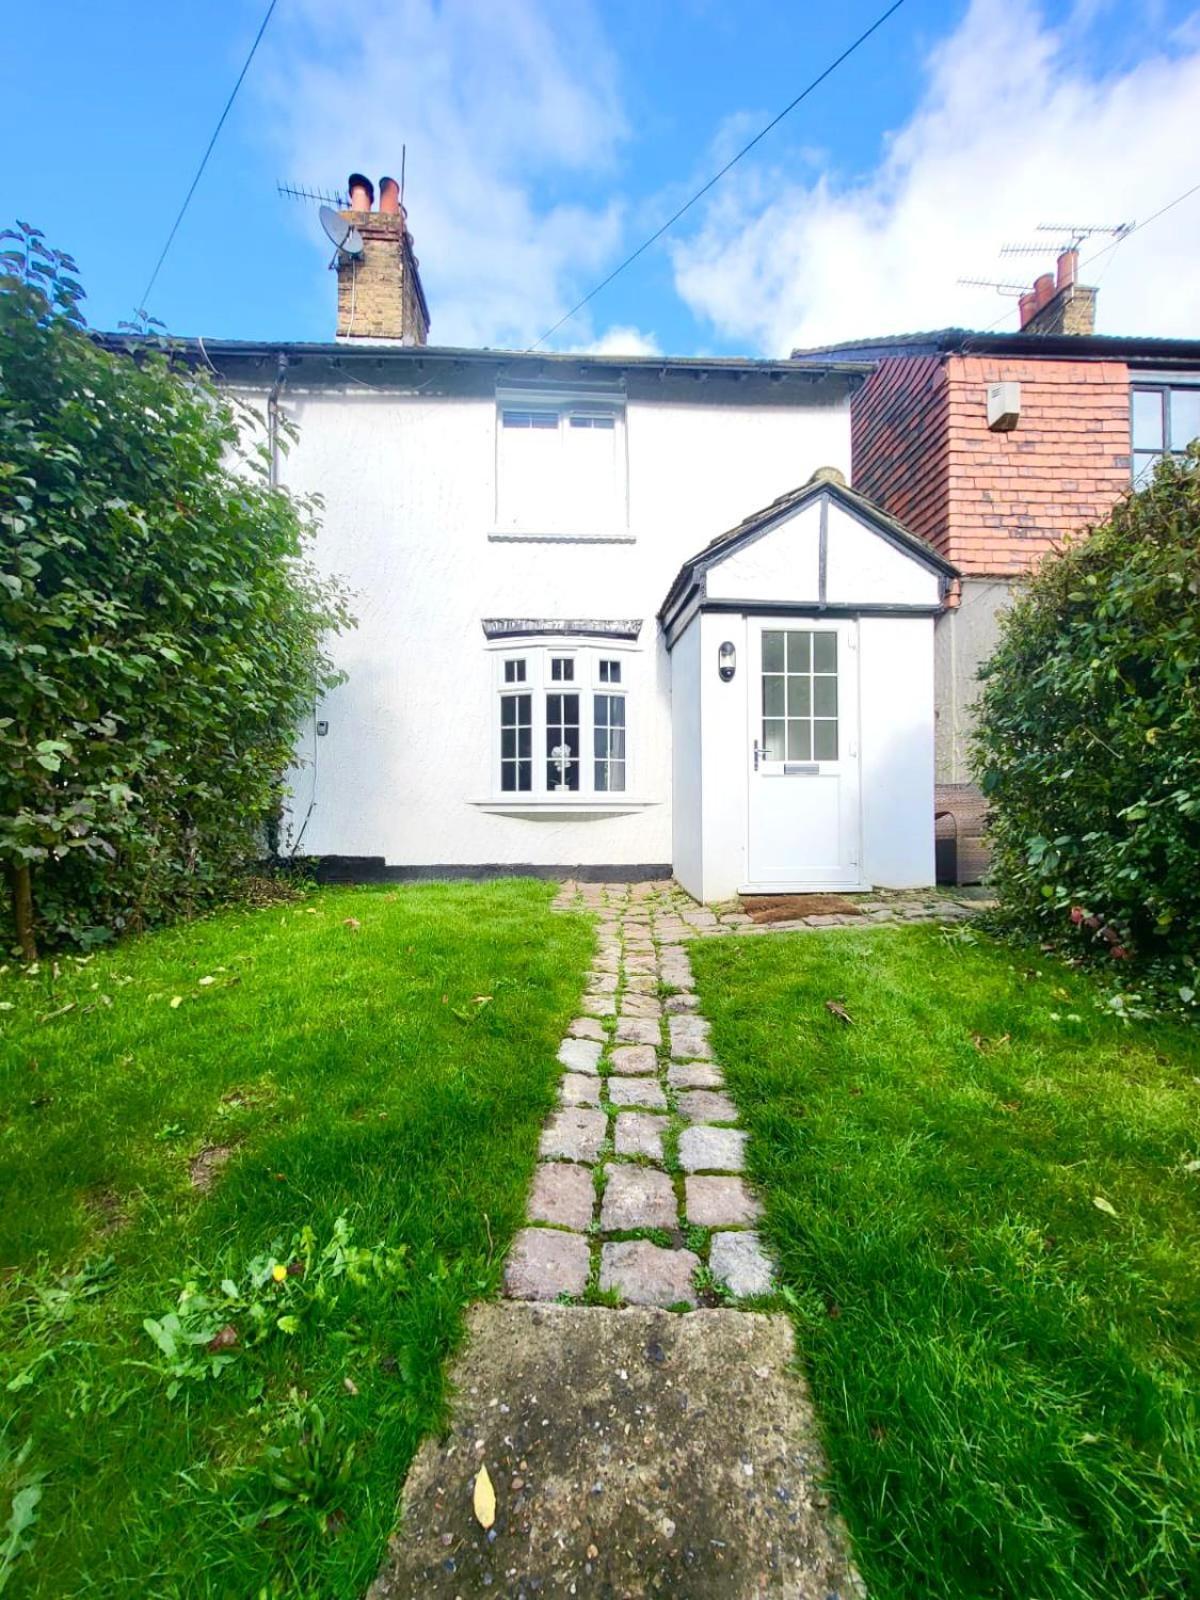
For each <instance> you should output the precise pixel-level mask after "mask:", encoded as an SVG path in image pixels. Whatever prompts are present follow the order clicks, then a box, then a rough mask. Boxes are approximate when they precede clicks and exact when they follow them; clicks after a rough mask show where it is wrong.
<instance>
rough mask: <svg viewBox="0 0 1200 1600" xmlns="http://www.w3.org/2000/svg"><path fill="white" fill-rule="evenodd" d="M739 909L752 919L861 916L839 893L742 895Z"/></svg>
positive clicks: (851, 902) (777, 919) (856, 907)
mask: <svg viewBox="0 0 1200 1600" xmlns="http://www.w3.org/2000/svg"><path fill="white" fill-rule="evenodd" d="M742 909H743V910H744V911H745V912H746V913H747V914H748V915H749V916H751V917H753V918H754V920H755V922H796V921H798V920H799V918H801V917H861V916H862V911H861V910H860V908H859V907H858V906H856V905H855V903H854V901H853V900H847V899H846V898H845V896H844V895H840V894H744V895H743V896H742Z"/></svg>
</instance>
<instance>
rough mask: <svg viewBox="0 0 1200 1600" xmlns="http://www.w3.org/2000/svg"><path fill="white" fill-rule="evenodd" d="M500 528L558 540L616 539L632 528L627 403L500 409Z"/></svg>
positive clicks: (566, 402)
mask: <svg viewBox="0 0 1200 1600" xmlns="http://www.w3.org/2000/svg"><path fill="white" fill-rule="evenodd" d="M497 420H498V428H497V448H496V522H497V526H498V527H499V528H500V529H503V530H506V531H509V532H515V533H528V534H531V535H535V534H540V535H543V536H548V537H553V536H555V535H561V536H563V537H568V538H569V537H571V536H572V535H575V536H587V535H588V534H591V535H592V536H593V537H597V536H600V537H602V536H604V535H606V534H607V535H610V536H611V535H613V534H615V533H620V532H622V531H623V530H624V529H625V527H626V525H627V521H628V518H627V515H626V509H625V412H624V405H623V402H621V401H619V400H618V399H616V398H614V399H613V400H612V401H611V402H609V401H605V402H604V403H600V402H598V401H589V402H583V401H580V402H577V403H576V402H572V401H569V400H562V401H560V402H558V403H557V404H555V405H554V406H550V405H537V406H531V405H529V404H510V403H508V402H507V401H506V400H505V399H504V398H503V397H501V399H500V402H499V406H498V419H497Z"/></svg>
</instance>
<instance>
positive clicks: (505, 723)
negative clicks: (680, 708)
mask: <svg viewBox="0 0 1200 1600" xmlns="http://www.w3.org/2000/svg"><path fill="white" fill-rule="evenodd" d="M630 659H631V658H630V656H629V654H628V653H626V654H625V655H624V656H622V655H620V654H616V653H614V650H613V646H612V645H611V644H607V643H606V644H604V645H602V646H597V645H593V644H578V645H576V644H574V643H573V644H572V645H571V647H570V648H569V650H568V649H565V648H564V647H563V646H562V645H552V644H528V645H526V644H525V643H524V642H522V643H521V644H520V645H517V644H515V643H514V644H511V645H505V647H504V648H503V650H501V651H497V652H495V661H494V667H493V679H494V683H495V705H496V711H495V750H496V756H495V762H496V765H495V768H494V771H495V774H496V776H495V780H494V782H495V790H496V792H497V794H498V795H499V797H500V798H501V799H509V798H513V799H515V798H517V797H519V796H522V795H526V796H528V797H529V798H530V799H531V800H535V799H536V800H538V801H539V802H544V803H551V802H553V801H554V800H555V799H556V798H558V799H561V800H562V801H564V802H565V803H570V802H572V801H579V800H586V799H588V798H590V797H595V796H597V795H606V796H614V795H615V796H617V797H622V796H625V795H627V793H628V790H629V752H628V748H627V743H626V741H627V737H628V728H629V707H628V693H629V666H630ZM514 685H519V686H520V687H519V689H517V690H514V687H513V686H514ZM535 752H539V753H540V754H539V755H537V756H535Z"/></svg>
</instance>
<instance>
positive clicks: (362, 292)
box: [337, 172, 429, 344]
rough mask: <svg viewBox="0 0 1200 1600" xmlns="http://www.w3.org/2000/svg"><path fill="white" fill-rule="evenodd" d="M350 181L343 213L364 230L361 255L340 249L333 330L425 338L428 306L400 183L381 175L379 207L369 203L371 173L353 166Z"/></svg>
mask: <svg viewBox="0 0 1200 1600" xmlns="http://www.w3.org/2000/svg"><path fill="white" fill-rule="evenodd" d="M348 187H349V190H350V209H349V210H348V211H343V212H342V216H343V217H345V219H346V221H347V222H350V223H353V225H354V226H355V227H356V228H357V229H358V231H359V233H360V234H361V235H362V241H363V249H362V254H361V255H360V256H346V255H342V254H341V253H340V252H339V254H338V261H337V277H338V295H337V336H338V338H339V339H374V340H380V339H394V340H397V341H398V342H399V343H401V344H425V343H426V341H427V340H428V338H429V307H428V305H427V304H426V301H425V291H424V290H423V289H422V287H421V274H420V272H419V271H418V270H417V258H416V256H415V255H414V254H413V241H412V234H411V233H409V231H408V226H407V223H408V217H407V214H406V212H405V210H404V207H403V206H402V205H401V204H400V187H399V185H398V184H397V182H396V180H395V179H394V178H380V180H379V210H378V211H373V210H372V209H371V207H372V206H373V205H374V203H375V186H374V185H373V184H372V182H371V180H370V179H369V178H364V177H363V175H362V173H361V172H352V173H351V174H350V180H349V185H348Z"/></svg>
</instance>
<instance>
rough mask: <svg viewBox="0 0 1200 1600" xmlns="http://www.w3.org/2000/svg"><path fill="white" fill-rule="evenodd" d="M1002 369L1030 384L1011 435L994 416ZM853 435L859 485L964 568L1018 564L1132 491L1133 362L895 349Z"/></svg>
mask: <svg viewBox="0 0 1200 1600" xmlns="http://www.w3.org/2000/svg"><path fill="white" fill-rule="evenodd" d="M932 369H936V371H935V370H932ZM1000 381H1010V382H1011V381H1016V382H1018V383H1019V384H1020V385H1021V419H1020V422H1019V423H1018V425H1017V427H1016V428H1015V429H1014V430H1013V431H1012V432H1011V433H992V432H990V431H989V429H988V425H987V385H988V384H989V383H996V382H1000ZM851 435H852V458H853V467H852V470H853V481H854V485H855V487H856V488H858V489H861V490H862V491H863V492H864V493H865V494H868V495H870V496H871V497H872V499H875V500H878V501H879V502H880V504H881V505H883V506H884V507H885V508H886V509H887V510H888V511H890V512H892V514H893V515H894V516H897V517H899V518H900V520H901V521H902V522H904V523H906V524H907V526H908V527H909V528H911V530H912V531H913V532H914V533H917V534H920V535H921V537H922V538H925V539H928V540H929V541H930V543H932V544H933V545H935V546H936V547H937V549H939V550H940V551H941V552H942V553H943V554H944V555H946V556H947V557H948V558H949V559H950V560H951V561H953V562H954V563H955V565H956V566H958V567H959V568H960V569H961V570H962V571H963V572H964V573H967V574H974V575H983V574H993V575H1009V574H1014V573H1019V572H1023V571H1025V570H1027V569H1028V568H1029V567H1030V566H1032V565H1034V564H1035V563H1036V561H1037V560H1038V558H1039V557H1040V556H1042V555H1043V554H1044V553H1045V552H1046V551H1047V550H1049V549H1051V548H1052V547H1053V546H1054V545H1055V544H1057V543H1060V542H1061V541H1062V539H1063V538H1064V537H1065V536H1067V535H1069V534H1072V533H1075V532H1078V531H1079V530H1080V529H1082V528H1085V527H1087V526H1088V525H1089V524H1090V523H1093V522H1095V521H1097V520H1099V519H1100V518H1102V517H1103V516H1104V515H1105V514H1106V513H1107V511H1108V510H1109V508H1110V507H1111V506H1112V505H1113V503H1114V501H1116V500H1117V499H1118V498H1119V497H1120V496H1121V495H1122V494H1123V493H1124V492H1125V491H1126V490H1127V489H1128V487H1129V371H1128V368H1127V367H1126V366H1125V364H1124V363H1123V362H1115V361H1071V360H1053V361H1052V360H1045V359H1038V360H1028V359H1027V360H1010V359H1008V358H1007V357H999V356H962V355H949V356H945V357H920V358H899V359H896V360H893V361H885V362H883V363H881V365H880V366H879V367H878V368H877V370H876V371H875V372H874V373H873V374H872V376H871V378H870V380H869V381H868V382H867V384H866V385H865V386H864V387H863V388H862V389H861V390H860V391H859V393H858V394H857V395H856V396H855V398H854V408H853V412H852V423H851Z"/></svg>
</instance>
